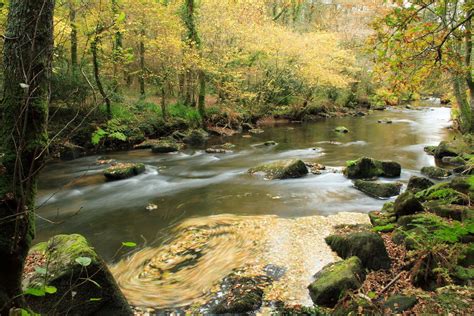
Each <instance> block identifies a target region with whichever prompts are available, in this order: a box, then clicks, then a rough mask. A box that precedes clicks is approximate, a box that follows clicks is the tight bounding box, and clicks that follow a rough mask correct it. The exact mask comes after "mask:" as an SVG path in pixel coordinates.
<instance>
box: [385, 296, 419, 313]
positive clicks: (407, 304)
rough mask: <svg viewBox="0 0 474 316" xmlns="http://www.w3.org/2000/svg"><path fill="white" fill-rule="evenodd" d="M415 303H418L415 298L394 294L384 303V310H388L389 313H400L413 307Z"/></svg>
mask: <svg viewBox="0 0 474 316" xmlns="http://www.w3.org/2000/svg"><path fill="white" fill-rule="evenodd" d="M416 303H418V299H417V298H416V296H406V295H399V294H395V295H392V296H390V297H389V298H388V299H387V300H386V301H385V303H384V308H386V309H389V310H390V312H391V313H402V312H404V311H406V310H409V309H410V308H412V307H413V306H415V305H416Z"/></svg>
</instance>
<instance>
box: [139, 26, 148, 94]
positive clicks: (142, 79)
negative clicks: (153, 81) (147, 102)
mask: <svg viewBox="0 0 474 316" xmlns="http://www.w3.org/2000/svg"><path fill="white" fill-rule="evenodd" d="M144 27H145V26H142V29H141V30H140V37H141V38H140V47H139V51H140V80H139V81H140V96H141V97H142V98H144V97H145V92H146V91H145V73H146V69H145V42H144V41H145V28H144Z"/></svg>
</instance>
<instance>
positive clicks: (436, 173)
mask: <svg viewBox="0 0 474 316" xmlns="http://www.w3.org/2000/svg"><path fill="white" fill-rule="evenodd" d="M421 173H422V174H424V175H425V176H427V177H430V178H432V179H444V178H447V177H449V176H450V175H451V171H449V170H446V169H443V168H439V167H423V168H421Z"/></svg>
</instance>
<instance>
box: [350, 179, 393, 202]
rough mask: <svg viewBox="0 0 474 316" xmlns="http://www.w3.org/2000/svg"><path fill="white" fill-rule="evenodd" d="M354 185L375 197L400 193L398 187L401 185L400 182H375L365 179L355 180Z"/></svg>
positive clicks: (387, 196)
mask: <svg viewBox="0 0 474 316" xmlns="http://www.w3.org/2000/svg"><path fill="white" fill-rule="evenodd" d="M354 186H355V187H356V188H357V189H358V190H360V191H362V192H364V193H366V194H368V195H370V196H373V197H377V198H389V197H391V196H395V195H398V194H400V189H401V187H402V184H401V183H384V182H375V181H366V180H356V181H355V182H354Z"/></svg>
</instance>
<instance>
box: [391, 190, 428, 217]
mask: <svg viewBox="0 0 474 316" xmlns="http://www.w3.org/2000/svg"><path fill="white" fill-rule="evenodd" d="M393 209H394V213H395V214H396V216H397V218H398V217H400V216H404V215H411V214H415V213H420V212H423V211H424V208H423V205H421V203H420V201H419V200H418V199H417V198H416V197H415V195H414V194H413V193H411V192H405V193H403V194H400V195H399V196H398V197H397V199H396V200H395V204H394V206H393Z"/></svg>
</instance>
